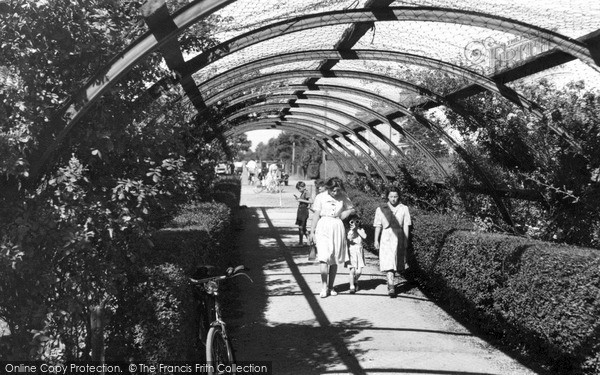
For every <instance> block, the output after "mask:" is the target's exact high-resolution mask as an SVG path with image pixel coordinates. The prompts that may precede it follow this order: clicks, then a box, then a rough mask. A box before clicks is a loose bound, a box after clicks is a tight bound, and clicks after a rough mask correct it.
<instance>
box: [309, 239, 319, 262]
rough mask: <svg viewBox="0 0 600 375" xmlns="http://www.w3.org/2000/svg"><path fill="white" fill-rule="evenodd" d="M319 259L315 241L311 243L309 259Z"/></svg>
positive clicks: (310, 260)
mask: <svg viewBox="0 0 600 375" xmlns="http://www.w3.org/2000/svg"><path fill="white" fill-rule="evenodd" d="M315 260H317V246H316V245H315V244H314V243H311V244H310V252H309V253H308V261H309V262H312V261H315Z"/></svg>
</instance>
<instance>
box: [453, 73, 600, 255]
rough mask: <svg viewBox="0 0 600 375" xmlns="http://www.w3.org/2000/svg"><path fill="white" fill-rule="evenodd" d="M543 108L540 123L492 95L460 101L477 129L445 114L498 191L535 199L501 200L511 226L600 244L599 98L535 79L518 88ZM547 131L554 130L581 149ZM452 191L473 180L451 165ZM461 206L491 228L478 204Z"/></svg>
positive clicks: (579, 86) (577, 87) (488, 213)
mask: <svg viewBox="0 0 600 375" xmlns="http://www.w3.org/2000/svg"><path fill="white" fill-rule="evenodd" d="M518 89H519V90H520V91H522V92H524V93H525V94H526V96H529V97H531V98H533V99H534V101H535V102H537V103H538V104H540V105H541V106H542V108H544V110H545V112H544V113H545V115H544V117H542V118H541V119H540V118H536V117H535V116H533V115H532V114H531V113H529V112H526V111H524V110H523V109H520V108H517V107H515V106H514V105H512V104H509V103H507V101H506V100H501V99H500V98H498V97H496V96H495V95H492V94H489V93H487V94H481V95H478V96H476V97H473V98H470V99H468V100H465V102H464V105H465V107H467V108H468V110H469V111H470V112H471V113H472V114H473V116H475V117H476V118H478V119H479V120H480V122H481V123H484V124H486V127H485V128H476V127H474V126H473V124H468V123H466V122H465V121H463V120H462V119H461V118H458V117H457V116H455V115H452V114H450V113H448V118H449V119H450V120H451V121H452V123H453V124H454V126H455V127H456V128H457V130H459V131H460V132H462V134H464V136H465V137H466V138H467V139H468V140H470V141H471V147H470V151H471V152H472V153H473V154H474V155H476V158H477V160H478V162H480V163H481V164H482V165H483V168H484V170H486V171H487V172H488V174H489V175H490V176H493V178H494V180H495V181H494V182H495V183H496V185H497V186H500V187H506V188H508V189H525V190H533V191H538V192H539V199H538V201H537V202H535V201H533V202H532V201H516V200H511V201H507V203H509V206H510V208H511V214H512V215H513V217H514V219H515V221H516V223H517V225H518V227H519V228H520V229H521V231H522V232H524V233H527V234H528V235H531V236H532V237H535V238H539V239H544V240H558V241H565V242H568V243H573V244H580V245H588V246H595V247H598V246H599V245H600V242H599V238H600V232H599V230H600V213H599V212H598V210H597V207H598V206H599V205H600V179H599V173H598V171H600V156H599V155H598V152H597V149H598V147H599V146H600V115H599V113H600V111H599V109H600V96H599V93H598V92H595V91H590V90H586V88H585V86H584V85H583V83H571V84H568V85H567V86H566V87H565V88H564V89H559V88H557V87H555V86H553V85H552V84H551V83H549V82H546V81H541V82H540V83H539V84H538V85H536V86H535V87H533V86H527V85H521V86H520V87H519V88H518ZM551 128H554V129H556V128H561V129H564V130H565V131H566V132H567V133H569V134H570V135H571V136H572V139H573V140H574V142H575V143H577V144H578V145H579V146H580V149H577V148H576V147H574V146H573V145H572V144H571V143H570V142H568V141H567V139H566V137H563V136H559V135H557V134H556V133H555V132H553V131H552V130H551ZM456 169H457V171H458V172H459V173H458V175H457V176H458V180H457V181H456V183H457V184H458V185H460V184H464V183H466V182H467V181H469V180H471V179H472V178H473V174H472V171H470V169H469V168H467V167H466V166H465V165H464V163H462V162H458V161H457V167H456ZM471 198H472V197H471V196H469V199H468V200H465V202H466V203H468V204H467V205H466V207H467V209H468V210H469V211H470V212H471V213H473V214H475V215H478V216H480V217H481V218H482V219H485V218H486V217H489V218H491V219H493V221H494V222H496V223H498V222H499V220H497V215H496V213H495V212H494V210H493V209H489V207H490V204H489V201H488V200H487V199H485V198H477V199H475V200H473V199H471Z"/></svg>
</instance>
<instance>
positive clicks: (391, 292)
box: [388, 285, 396, 297]
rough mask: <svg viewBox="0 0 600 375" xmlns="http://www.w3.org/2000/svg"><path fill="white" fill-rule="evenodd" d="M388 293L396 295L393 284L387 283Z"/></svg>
mask: <svg viewBox="0 0 600 375" xmlns="http://www.w3.org/2000/svg"><path fill="white" fill-rule="evenodd" d="M388 295H389V296H390V297H395V296H396V288H395V287H394V286H393V285H388Z"/></svg>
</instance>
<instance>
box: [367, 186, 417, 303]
mask: <svg viewBox="0 0 600 375" xmlns="http://www.w3.org/2000/svg"><path fill="white" fill-rule="evenodd" d="M386 198H387V200H388V201H387V203H386V204H384V205H382V206H381V207H377V209H376V210H375V218H374V220H373V226H374V227H375V241H374V245H375V249H378V250H379V269H380V271H381V272H385V273H386V274H387V285H388V294H389V296H390V297H395V295H396V287H395V285H394V273H395V272H396V271H400V272H401V273H403V272H404V270H405V268H406V266H405V264H406V248H407V247H408V234H409V229H410V228H409V227H410V225H411V224H412V223H411V220H410V213H409V212H408V207H407V206H405V205H403V204H401V203H400V190H398V188H396V187H391V188H390V189H389V190H388V191H387V194H386Z"/></svg>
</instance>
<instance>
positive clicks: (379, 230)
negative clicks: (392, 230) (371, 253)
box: [373, 227, 381, 250]
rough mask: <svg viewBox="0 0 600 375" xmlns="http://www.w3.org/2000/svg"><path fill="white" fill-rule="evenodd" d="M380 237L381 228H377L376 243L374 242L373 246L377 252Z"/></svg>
mask: <svg viewBox="0 0 600 375" xmlns="http://www.w3.org/2000/svg"><path fill="white" fill-rule="evenodd" d="M379 236H381V227H375V241H373V246H374V247H375V249H377V250H379Z"/></svg>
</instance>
